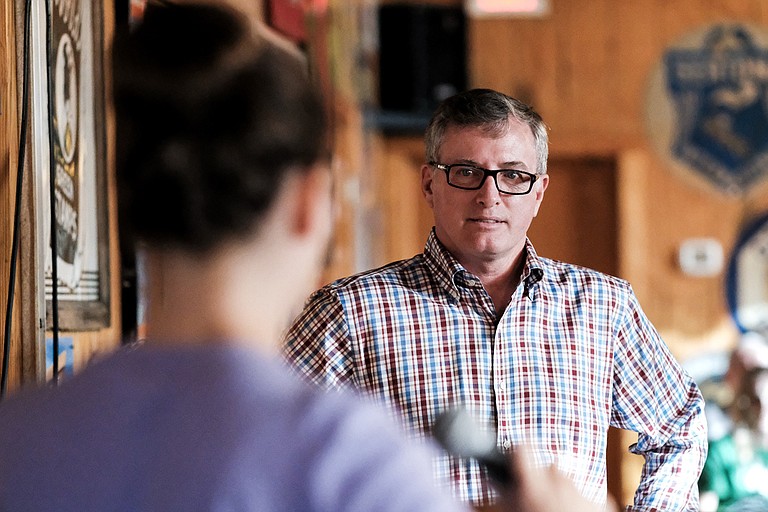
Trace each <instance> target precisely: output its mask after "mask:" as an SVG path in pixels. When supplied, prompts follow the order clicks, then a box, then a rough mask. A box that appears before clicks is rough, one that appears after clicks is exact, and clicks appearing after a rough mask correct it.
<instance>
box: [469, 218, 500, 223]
mask: <svg viewBox="0 0 768 512" xmlns="http://www.w3.org/2000/svg"><path fill="white" fill-rule="evenodd" d="M468 220H469V222H478V223H481V224H503V223H504V221H503V220H501V219H497V218H494V217H478V218H474V219H468Z"/></svg>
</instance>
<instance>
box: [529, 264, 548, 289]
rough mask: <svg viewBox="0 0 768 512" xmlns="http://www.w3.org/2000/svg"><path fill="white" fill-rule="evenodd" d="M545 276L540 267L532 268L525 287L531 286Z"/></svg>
mask: <svg viewBox="0 0 768 512" xmlns="http://www.w3.org/2000/svg"><path fill="white" fill-rule="evenodd" d="M543 277H544V271H543V270H541V269H540V268H532V269H531V273H530V274H528V277H526V278H525V287H526V288H530V287H531V286H533V285H534V284H536V283H538V282H539V281H541V279H542V278H543Z"/></svg>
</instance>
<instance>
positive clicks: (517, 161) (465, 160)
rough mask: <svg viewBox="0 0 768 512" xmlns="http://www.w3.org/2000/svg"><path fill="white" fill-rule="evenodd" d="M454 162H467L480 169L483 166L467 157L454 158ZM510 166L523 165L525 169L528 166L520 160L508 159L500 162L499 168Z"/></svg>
mask: <svg viewBox="0 0 768 512" xmlns="http://www.w3.org/2000/svg"><path fill="white" fill-rule="evenodd" d="M456 163H457V164H467V165H471V166H474V167H479V168H481V169H484V167H483V166H482V165H480V164H478V163H477V162H475V161H474V160H472V159H469V158H459V159H458V160H456ZM512 167H523V168H526V169H527V168H528V166H527V165H525V162H521V161H519V160H512V161H509V162H504V163H502V164H501V167H500V168H501V169H507V168H512Z"/></svg>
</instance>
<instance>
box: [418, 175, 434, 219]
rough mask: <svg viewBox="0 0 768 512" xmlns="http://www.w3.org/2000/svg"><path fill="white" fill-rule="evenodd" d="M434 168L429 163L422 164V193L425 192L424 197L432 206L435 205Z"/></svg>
mask: <svg viewBox="0 0 768 512" xmlns="http://www.w3.org/2000/svg"><path fill="white" fill-rule="evenodd" d="M433 176H434V172H433V168H432V166H431V165H429V164H424V165H422V166H421V193H422V194H424V197H425V198H426V200H427V204H428V205H429V207H430V208H432V207H433V206H432V205H433V204H434V203H433V196H432V185H433V184H434V181H433V179H432V178H433Z"/></svg>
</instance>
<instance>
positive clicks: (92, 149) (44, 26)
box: [32, 0, 110, 331]
mask: <svg viewBox="0 0 768 512" xmlns="http://www.w3.org/2000/svg"><path fill="white" fill-rule="evenodd" d="M43 3H44V2H38V3H37V12H36V13H35V14H34V20H35V23H34V26H33V32H32V38H33V54H32V62H33V68H32V91H33V98H34V100H33V104H32V123H33V148H32V159H33V167H34V180H35V193H36V205H37V208H36V211H37V216H36V224H37V225H36V229H37V235H38V237H37V240H38V248H39V251H38V259H39V260H40V261H41V262H44V265H42V268H43V269H44V276H43V280H44V290H45V292H44V294H45V299H44V300H45V304H46V324H47V326H48V327H47V329H50V328H51V319H52V314H53V306H52V304H53V298H54V274H55V281H56V283H55V286H56V289H55V290H56V302H57V306H58V307H57V308H56V310H57V313H58V320H59V328H60V329H62V330H69V331H87V330H95V329H99V328H102V327H106V326H108V325H109V323H110V307H109V304H110V297H109V258H110V255H109V224H108V218H109V211H108V207H107V179H106V131H105V128H106V127H105V125H104V123H105V120H104V119H105V106H104V83H105V80H104V78H105V75H104V66H103V55H104V49H103V44H104V43H103V32H102V27H103V12H102V4H101V2H100V1H99V0H57V1H55V2H50V3H48V4H49V6H50V12H48V13H46V12H45V9H44V8H43V7H40V4H43ZM46 15H49V16H50V17H49V18H48V19H49V23H46ZM46 36H47V37H46ZM51 199H53V200H51Z"/></svg>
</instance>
